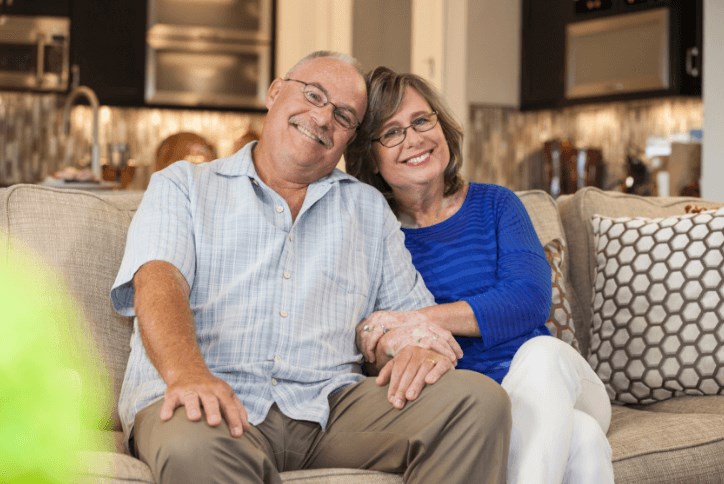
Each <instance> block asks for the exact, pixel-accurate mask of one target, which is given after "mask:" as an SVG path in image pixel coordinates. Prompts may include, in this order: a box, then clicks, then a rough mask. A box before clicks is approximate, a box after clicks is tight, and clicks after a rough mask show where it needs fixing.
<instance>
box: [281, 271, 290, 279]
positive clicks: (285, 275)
mask: <svg viewBox="0 0 724 484" xmlns="http://www.w3.org/2000/svg"><path fill="white" fill-rule="evenodd" d="M282 276H283V277H284V279H289V278H290V277H292V275H291V274H290V273H289V271H284V274H282Z"/></svg>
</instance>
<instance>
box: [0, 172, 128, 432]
mask: <svg viewBox="0 0 724 484" xmlns="http://www.w3.org/2000/svg"><path fill="white" fill-rule="evenodd" d="M140 199H141V193H124V194H105V195H100V194H95V193H90V192H84V191H76V190H66V189H56V188H49V187H42V186H38V185H14V186H12V187H10V188H7V189H3V190H0V213H2V214H3V215H4V216H3V217H2V218H1V219H0V237H4V238H3V239H0V251H2V256H3V257H4V256H5V252H6V250H7V248H8V247H9V241H10V240H12V241H17V242H20V243H22V244H23V245H25V246H27V247H29V248H30V249H31V250H32V251H33V252H34V253H35V254H36V255H38V256H39V257H40V258H41V259H42V260H43V261H44V262H45V263H47V264H50V265H51V266H52V267H53V268H55V270H56V272H57V273H58V274H59V275H60V276H61V277H63V278H64V280H65V283H66V286H67V287H68V289H69V292H70V293H71V295H72V296H73V297H74V299H75V300H76V302H77V303H78V305H79V308H80V309H81V312H82V314H83V318H84V319H85V321H87V322H88V323H89V325H90V329H91V334H92V336H93V338H94V339H95V341H96V343H97V345H98V348H99V352H100V353H101V355H102V358H103V360H104V361H103V362H101V363H102V364H104V365H105V367H106V368H107V370H108V371H109V373H110V374H111V377H112V382H113V389H114V399H113V403H114V405H113V410H112V411H111V410H110V409H109V411H108V414H107V416H106V421H104V422H99V426H100V427H105V428H112V429H115V430H118V429H120V420H119V419H118V414H117V411H116V405H115V403H116V402H117V401H118V394H119V391H120V387H121V383H122V381H123V373H124V371H125V367H126V362H127V360H128V354H129V351H130V347H129V341H130V336H131V330H132V324H131V320H130V318H124V317H121V316H119V315H118V314H116V313H115V312H114V311H113V308H112V307H111V302H110V297H109V293H110V288H111V285H112V283H113V280H114V278H115V276H116V271H117V269H118V266H119V265H120V261H121V257H122V256H123V249H124V247H125V241H126V231H127V230H128V225H129V223H130V220H131V217H132V215H133V211H134V210H135V208H136V206H137V205H138V203H139V201H140Z"/></svg>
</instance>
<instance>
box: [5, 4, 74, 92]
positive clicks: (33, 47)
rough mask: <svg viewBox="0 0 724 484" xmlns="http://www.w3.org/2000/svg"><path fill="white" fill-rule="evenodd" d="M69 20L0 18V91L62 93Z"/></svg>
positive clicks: (66, 69)
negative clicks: (27, 90) (29, 90)
mask: <svg viewBox="0 0 724 484" xmlns="http://www.w3.org/2000/svg"><path fill="white" fill-rule="evenodd" d="M69 44H70V20H69V19H68V18H66V17H42V16H24V15H2V16H0V88H13V89H33V90H39V91H65V90H66V89H67V88H68V70H69V69H68V65H69Z"/></svg>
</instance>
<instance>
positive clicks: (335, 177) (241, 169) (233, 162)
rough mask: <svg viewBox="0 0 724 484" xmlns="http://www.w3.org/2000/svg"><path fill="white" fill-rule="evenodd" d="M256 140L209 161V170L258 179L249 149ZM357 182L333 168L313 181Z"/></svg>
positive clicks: (220, 173) (350, 176) (221, 173)
mask: <svg viewBox="0 0 724 484" xmlns="http://www.w3.org/2000/svg"><path fill="white" fill-rule="evenodd" d="M256 143H257V142H256V141H252V142H251V143H248V144H246V145H245V146H244V147H243V148H242V149H240V150H239V151H237V152H236V153H234V154H233V155H231V156H227V157H226V158H219V159H217V160H214V161H212V162H211V170H212V171H213V172H214V173H216V174H218V175H223V176H244V175H246V176H248V177H249V178H250V179H252V180H258V179H259V175H258V174H257V172H256V168H255V167H254V163H253V161H252V157H251V150H252V149H253V148H254V146H255V145H256ZM342 181H345V182H358V181H359V180H357V179H356V178H355V177H353V176H352V175H348V174H347V173H345V172H343V171H342V170H339V169H337V168H335V169H334V170H333V171H332V173H330V174H329V175H327V176H325V177H323V178H321V179H319V180H317V182H315V183H329V184H332V183H336V182H342Z"/></svg>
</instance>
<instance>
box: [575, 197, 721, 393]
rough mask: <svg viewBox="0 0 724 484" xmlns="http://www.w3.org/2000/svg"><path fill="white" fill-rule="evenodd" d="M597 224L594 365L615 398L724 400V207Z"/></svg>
mask: <svg viewBox="0 0 724 484" xmlns="http://www.w3.org/2000/svg"><path fill="white" fill-rule="evenodd" d="M592 223H593V235H594V238H595V248H596V268H595V273H594V289H593V325H592V333H591V355H590V357H589V362H590V364H591V366H592V367H593V368H594V369H595V370H596V372H597V373H598V376H599V377H600V378H601V380H603V382H604V383H605V384H606V388H607V390H608V393H609V396H610V397H611V400H612V401H614V402H617V403H651V402H655V401H659V400H665V399H667V398H670V397H673V396H678V395H716V394H724V324H722V321H724V283H723V281H724V262H723V261H724V209H719V210H716V211H707V212H701V213H698V214H688V215H681V216H677V217H668V218H660V219H644V218H618V219H612V218H607V217H601V216H598V215H596V216H594V217H593V221H592Z"/></svg>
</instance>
